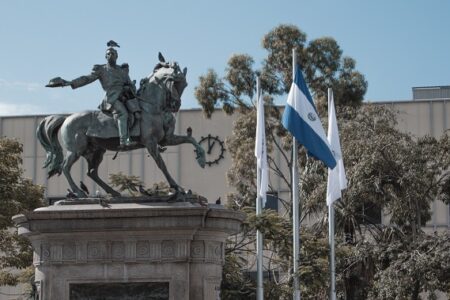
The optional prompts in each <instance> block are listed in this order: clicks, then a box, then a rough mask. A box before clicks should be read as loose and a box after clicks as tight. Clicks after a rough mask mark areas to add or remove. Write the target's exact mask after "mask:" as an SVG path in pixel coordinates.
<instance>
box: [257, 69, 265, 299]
mask: <svg viewBox="0 0 450 300" xmlns="http://www.w3.org/2000/svg"><path fill="white" fill-rule="evenodd" d="M260 93H261V91H260V80H259V76H258V77H256V99H257V101H262V99H260ZM257 104H258V103H257ZM256 107H259V105H256ZM256 113H257V114H258V111H257V112H256ZM263 125H264V124H263ZM260 173H261V168H259V167H257V170H256V215H257V216H259V215H260V214H261V211H262V201H261V200H262V199H261V196H260V193H259V191H260V189H261V174H260ZM263 251H264V248H263V237H262V233H261V232H260V231H259V230H257V231H256V280H257V282H256V299H257V300H263V299H264V285H263Z"/></svg>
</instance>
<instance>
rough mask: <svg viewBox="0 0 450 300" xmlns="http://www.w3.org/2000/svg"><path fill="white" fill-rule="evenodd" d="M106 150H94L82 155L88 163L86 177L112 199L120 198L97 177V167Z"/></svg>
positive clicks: (118, 194) (117, 193)
mask: <svg viewBox="0 0 450 300" xmlns="http://www.w3.org/2000/svg"><path fill="white" fill-rule="evenodd" d="M105 152H106V150H104V149H100V148H98V149H95V150H94V151H91V152H89V153H87V154H85V155H84V158H86V160H87V162H88V172H87V175H88V176H89V177H90V178H91V179H92V180H94V181H95V183H97V184H98V185H99V186H100V187H101V188H102V189H104V190H105V192H107V193H108V194H110V195H112V196H114V197H120V193H119V192H117V191H115V190H114V189H113V188H112V187H110V186H109V185H108V184H106V183H105V182H104V181H103V180H102V179H101V178H100V177H99V176H98V167H99V165H100V163H101V162H102V160H103V155H104V154H105Z"/></svg>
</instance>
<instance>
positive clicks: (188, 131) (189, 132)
mask: <svg viewBox="0 0 450 300" xmlns="http://www.w3.org/2000/svg"><path fill="white" fill-rule="evenodd" d="M186 134H187V136H192V128H191V127H188V128H187V129H186Z"/></svg>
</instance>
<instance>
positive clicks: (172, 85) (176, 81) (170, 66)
mask: <svg viewBox="0 0 450 300" xmlns="http://www.w3.org/2000/svg"><path fill="white" fill-rule="evenodd" d="M186 73H187V69H186V68H184V69H183V71H182V70H181V68H180V66H179V65H178V63H177V62H172V63H170V62H166V61H165V60H164V58H163V57H162V55H160V62H159V63H158V64H157V65H156V66H155V68H154V69H153V73H152V74H151V75H150V76H149V77H147V78H145V79H143V80H142V81H141V87H140V89H139V90H140V91H139V93H140V94H142V93H144V91H145V90H146V89H148V88H149V85H151V84H156V85H157V86H158V87H159V88H162V89H164V91H165V95H166V97H165V99H164V106H165V107H164V109H166V110H169V111H171V112H177V111H178V110H179V109H180V106H181V95H182V94H183V91H184V89H185V88H186V86H187V82H186ZM151 100H154V99H150V101H151Z"/></svg>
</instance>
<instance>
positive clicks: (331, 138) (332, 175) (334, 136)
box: [327, 89, 347, 205]
mask: <svg viewBox="0 0 450 300" xmlns="http://www.w3.org/2000/svg"><path fill="white" fill-rule="evenodd" d="M328 142H329V143H330V145H331V151H332V152H333V155H334V158H335V159H336V163H337V164H336V167H334V168H333V169H330V168H328V185H327V205H331V204H332V203H333V202H334V201H336V200H337V199H339V198H341V195H342V194H341V191H342V190H343V189H345V188H347V178H346V176H345V169H344V159H343V157H342V151H341V143H340V142H339V131H338V126H337V120H336V110H335V108H334V99H333V91H332V90H331V89H328Z"/></svg>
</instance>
